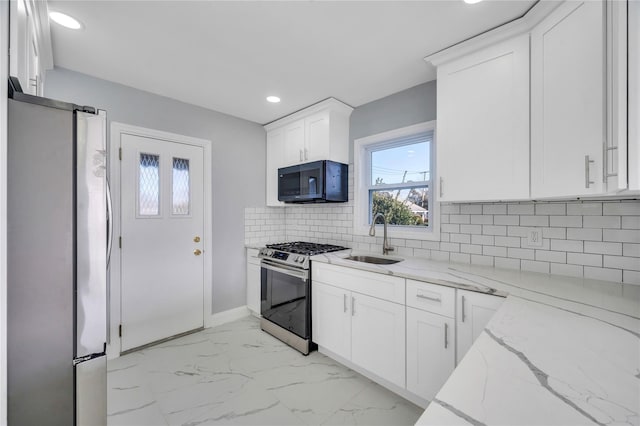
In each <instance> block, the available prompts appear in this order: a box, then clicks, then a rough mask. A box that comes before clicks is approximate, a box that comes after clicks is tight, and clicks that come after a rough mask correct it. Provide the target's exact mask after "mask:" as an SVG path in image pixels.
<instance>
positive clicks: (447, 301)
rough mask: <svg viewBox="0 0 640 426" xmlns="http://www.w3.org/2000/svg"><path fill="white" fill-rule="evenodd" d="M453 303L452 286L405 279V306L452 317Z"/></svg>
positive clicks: (454, 295) (454, 292)
mask: <svg viewBox="0 0 640 426" xmlns="http://www.w3.org/2000/svg"><path fill="white" fill-rule="evenodd" d="M455 303H456V290H455V289H454V288H450V287H445V286H441V285H437V284H429V283H425V282H421V281H414V280H407V306H411V307H412V308H416V309H421V310H423V311H428V312H432V313H434V314H438V315H444V316H446V317H449V318H454V317H455V314H456V309H455Z"/></svg>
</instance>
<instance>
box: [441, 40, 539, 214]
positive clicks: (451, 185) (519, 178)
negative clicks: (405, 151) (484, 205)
mask: <svg viewBox="0 0 640 426" xmlns="http://www.w3.org/2000/svg"><path fill="white" fill-rule="evenodd" d="M437 102H438V128H437V131H438V139H437V144H438V145H437V169H438V175H439V176H440V190H439V193H438V195H439V197H438V199H439V200H440V201H488V200H516V199H527V198H529V36H528V34H524V35H521V36H518V37H516V38H512V39H509V40H506V41H502V42H500V43H497V44H494V45H492V46H489V47H487V48H484V49H482V50H479V51H476V52H473V53H471V54H468V55H465V56H463V57H461V58H458V59H454V60H453V61H450V62H447V63H445V64H443V65H441V66H439V67H438V101H437Z"/></svg>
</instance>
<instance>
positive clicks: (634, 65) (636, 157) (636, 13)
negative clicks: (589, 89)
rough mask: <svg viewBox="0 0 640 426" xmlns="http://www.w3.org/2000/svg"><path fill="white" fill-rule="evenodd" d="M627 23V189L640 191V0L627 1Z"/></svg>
mask: <svg viewBox="0 0 640 426" xmlns="http://www.w3.org/2000/svg"><path fill="white" fill-rule="evenodd" d="M628 7H629V11H628V17H629V21H628V25H629V27H628V28H629V39H628V40H629V46H628V49H629V69H628V73H629V87H628V90H629V121H628V125H629V145H628V148H629V149H628V158H629V164H628V173H629V175H628V176H629V189H630V190H633V191H640V2H638V1H632V2H629V3H628Z"/></svg>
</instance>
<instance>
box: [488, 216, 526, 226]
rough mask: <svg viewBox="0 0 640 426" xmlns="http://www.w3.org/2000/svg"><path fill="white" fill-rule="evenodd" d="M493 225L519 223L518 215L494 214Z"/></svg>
mask: <svg viewBox="0 0 640 426" xmlns="http://www.w3.org/2000/svg"><path fill="white" fill-rule="evenodd" d="M493 224H494V225H520V216H517V215H514V216H507V215H496V216H493Z"/></svg>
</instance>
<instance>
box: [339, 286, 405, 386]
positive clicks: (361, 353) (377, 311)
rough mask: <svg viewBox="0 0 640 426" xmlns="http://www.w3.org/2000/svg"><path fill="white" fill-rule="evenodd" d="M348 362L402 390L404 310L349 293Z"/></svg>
mask: <svg viewBox="0 0 640 426" xmlns="http://www.w3.org/2000/svg"><path fill="white" fill-rule="evenodd" d="M351 303H352V304H351V307H352V311H351V315H352V316H351V361H352V362H353V363H354V364H356V365H359V366H361V367H363V368H365V369H367V370H369V371H371V372H372V373H374V374H375V375H377V376H379V377H381V378H383V379H385V380H388V381H389V382H391V383H393V384H395V385H398V386H400V387H405V307H404V306H403V305H398V304H396V303H392V302H387V301H384V300H380V299H376V298H374V297H370V296H365V295H363V294H360V293H352V294H351Z"/></svg>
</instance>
